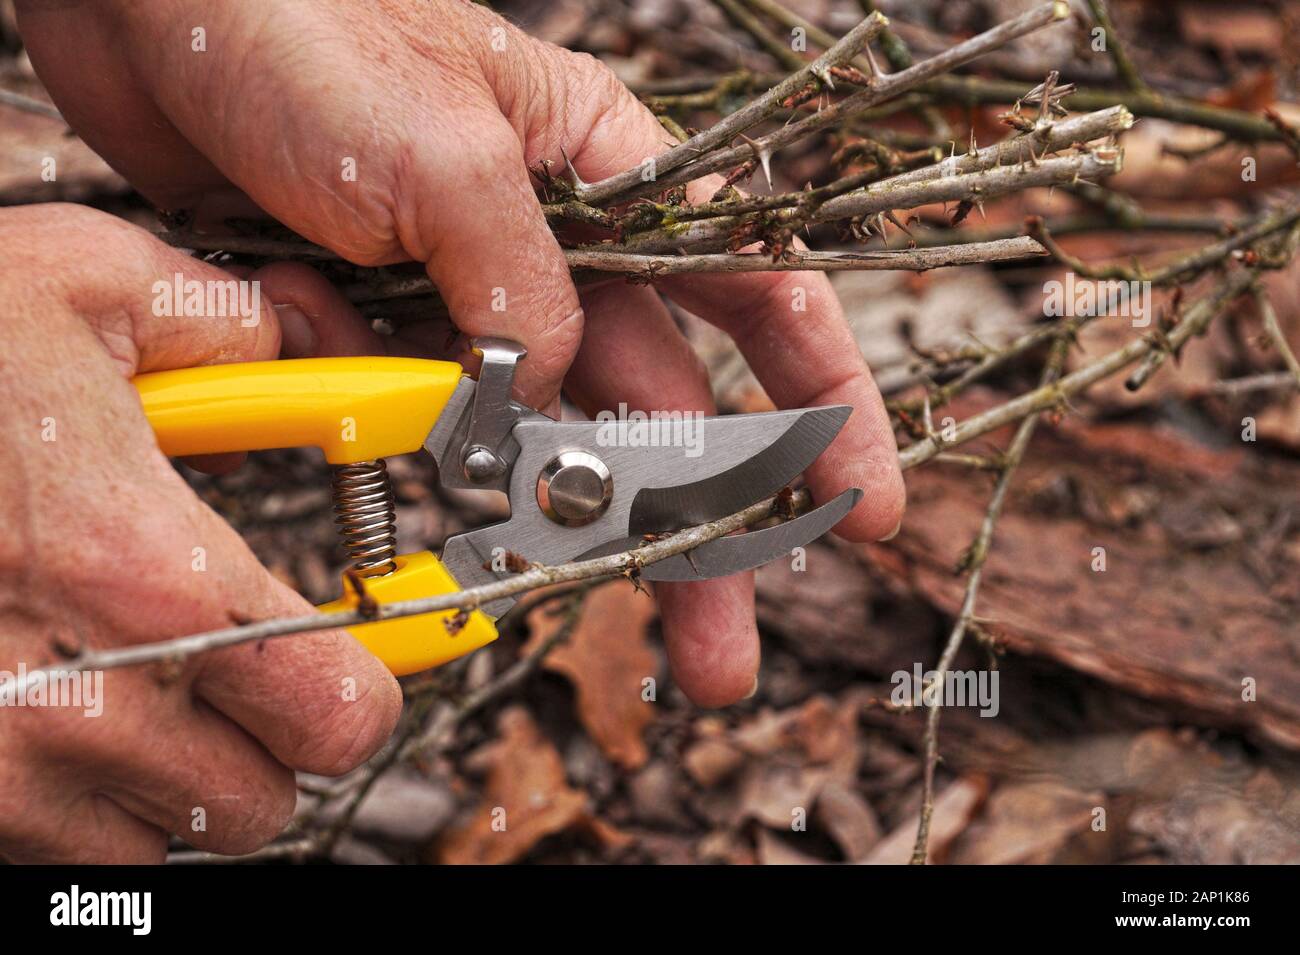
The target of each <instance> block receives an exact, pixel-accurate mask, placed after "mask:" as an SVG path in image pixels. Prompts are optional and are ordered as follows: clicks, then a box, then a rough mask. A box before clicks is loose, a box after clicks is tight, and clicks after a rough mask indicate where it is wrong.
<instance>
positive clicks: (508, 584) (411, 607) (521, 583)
mask: <svg viewBox="0 0 1300 955" xmlns="http://www.w3.org/2000/svg"><path fill="white" fill-rule="evenodd" d="M778 500H779V498H778V497H776V496H773V497H770V498H766V499H765V500H762V501H759V502H758V503H756V504H751V505H750V506H749V507H747V508H745V509H744V510H741V511H737V512H736V513H735V514H730V515H728V516H726V517H723V518H719V519H718V520H716V521H710V522H708V523H706V524H698V525H696V526H694V527H689V528H686V529H684V530H681V531H678V532H677V533H675V534H672V535H671V536H668V537H663V538H661V539H659V540H656V541H652V542H650V543H647V544H645V545H643V546H641V547H639V548H637V549H635V550H630V551H623V552H621V553H618V554H611V555H609V556H607V557H596V558H592V559H590V560H580V561H574V562H572V563H568V564H558V565H556V566H553V567H548V566H535V567H532V568H530V569H529V570H526V571H524V572H523V573H521V574H515V575H513V576H511V577H507V578H505V579H504V580H497V581H493V582H492V583H490V584H483V585H481V586H479V587H469V588H466V589H465V590H460V591H456V592H454V593H449V594H439V595H437V596H433V597H421V598H419V599H416V600H401V601H394V602H393V603H389V604H383V605H381V606H380V607H379V612H378V614H370V615H366V614H363V613H361V612H360V611H359V610H338V611H333V612H330V613H318V614H311V615H309V616H304V617H285V618H281V619H275V620H263V621H260V622H257V623H250V624H242V625H240V626H236V627H227V628H225V629H223V630H212V631H208V632H206V633H197V634H192V635H190V636H185V637H176V638H173V639H170V640H160V641H157V642H154V643H141V644H136V645H134V646H129V647H117V648H113V649H108V650H87V651H85V652H83V653H81V654H80V655H78V656H76V657H74V658H72V659H70V660H66V661H63V662H61V663H58V664H52V665H50V666H46V667H41V668H39V669H35V670H29V671H28V672H27V675H26V676H25V677H24V678H23V679H22V680H16V679H11V680H9V681H6V682H5V683H0V694H15V695H20V694H24V693H26V692H27V689H28V687H29V686H30V685H31V684H32V682H33V681H34V680H36V679H42V678H44V677H46V676H48V675H50V674H64V673H73V672H76V671H80V670H111V669H116V668H119V667H126V666H137V665H139V664H142V663H154V662H158V661H161V660H166V661H177V660H184V659H186V658H188V657H191V656H194V655H195V654H198V653H207V652H209V651H212V650H219V649H223V648H225V647H232V646H237V645H239V644H243V643H252V642H254V641H257V640H271V639H276V638H279V637H286V636H289V635H291V634H296V633H305V632H309V631H320V630H338V629H342V628H344V627H352V626H358V625H360V624H365V623H373V622H375V621H377V620H392V619H395V618H398V617H413V616H417V615H420V614H426V613H435V612H437V611H443V610H475V609H477V608H479V607H481V606H483V605H484V604H489V603H492V602H493V601H495V600H499V599H501V598H502V597H513V596H514V595H515V594H520V593H524V592H525V591H528V590H537V589H538V588H540V587H545V586H547V585H549V584H558V583H566V582H569V581H574V580H590V579H595V578H599V577H616V576H621V575H624V574H628V573H634V572H636V571H637V570H639V569H640V568H642V567H645V566H647V565H649V564H653V563H656V562H658V561H661V560H667V559H668V558H669V557H675V556H676V555H678V554H684V553H686V552H687V551H691V550H694V549H695V548H696V547H699V546H700V545H701V544H705V543H708V542H709V541H711V540H716V539H717V538H719V537H723V536H725V535H727V534H730V533H732V532H733V531H737V530H740V529H741V528H743V527H747V526H749V525H750V524H753V523H755V522H757V521H760V520H764V519H765V518H767V517H770V516H771V515H772V513H773V506H774V504H775V503H776V502H777V501H778ZM809 501H810V498H809V496H808V493H807V491H802V490H801V491H796V492H794V497H793V499H792V500H791V502H790V503H791V504H792V506H794V507H803V506H806V505H807V504H808V503H809ZM15 683H16V685H15Z"/></svg>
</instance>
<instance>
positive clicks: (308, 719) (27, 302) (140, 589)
mask: <svg viewBox="0 0 1300 955" xmlns="http://www.w3.org/2000/svg"><path fill="white" fill-rule="evenodd" d="M178 273H179V274H181V275H183V276H184V278H185V279H186V280H188V279H197V280H200V281H206V280H216V281H228V280H231V279H232V278H233V277H232V276H231V275H229V274H227V273H224V272H222V271H221V270H220V269H217V268H216V267H214V266H211V265H208V264H206V263H203V262H200V261H197V260H195V259H192V258H190V257H189V256H187V255H185V254H183V253H181V252H178V251H176V250H173V249H169V248H167V247H166V246H164V245H162V244H161V243H159V242H158V241H157V240H155V239H153V238H152V237H150V236H149V235H148V234H147V233H145V232H144V231H143V230H140V229H138V228H135V227H134V226H131V225H128V224H126V223H125V222H122V221H121V220H120V219H116V218H114V217H112V216H108V215H105V214H102V213H99V212H94V211H91V210H89V209H86V208H83V207H79V206H62V205H46V206H28V207H22V208H16V209H9V210H0V302H3V303H4V305H3V308H4V315H3V321H0V355H3V356H4V360H3V362H0V402H3V405H4V407H5V408H6V411H7V415H8V419H9V421H10V424H11V427H9V428H8V429H7V430H6V440H5V442H4V443H3V445H0V526H3V527H4V528H5V533H4V534H3V535H0V671H5V672H7V673H8V674H16V673H17V672H18V670H19V667H20V665H21V666H22V667H24V668H26V669H27V670H34V669H36V668H37V667H39V666H42V665H45V664H49V663H55V662H57V661H58V659H59V658H60V651H62V652H65V653H66V652H68V651H69V650H72V649H74V648H75V647H76V646H77V645H85V646H89V647H92V648H96V649H98V648H103V647H110V646H125V645H130V644H136V643H143V642H150V641H155V640H162V639H166V638H168V637H174V636H181V635H184V634H188V633H195V632H200V631H204V630H211V629H218V628H222V627H227V626H230V625H231V624H232V623H233V622H235V621H238V620H256V619H264V618H269V617H279V616H297V615H301V614H306V613H310V612H311V607H310V605H309V604H308V603H307V602H306V601H305V600H303V599H302V598H301V597H299V596H298V595H297V594H295V593H293V592H292V591H291V590H289V589H288V588H287V587H285V586H284V585H283V584H281V583H280V582H279V581H277V580H275V578H273V577H272V576H271V575H270V574H269V573H268V572H267V571H266V570H265V569H264V568H263V567H262V566H261V564H259V563H258V562H257V560H256V558H254V556H253V555H252V553H251V552H250V551H249V549H248V547H247V546H246V545H245V544H244V542H243V540H242V539H241V538H240V537H239V535H238V534H237V533H235V531H234V530H233V529H231V527H230V526H229V525H228V524H226V523H225V521H223V520H222V519H221V518H220V517H218V516H217V515H216V514H214V513H213V512H212V511H211V510H209V509H208V508H207V507H206V506H205V505H204V504H203V503H202V502H201V501H200V500H199V499H198V498H197V497H196V496H195V495H194V493H193V492H192V491H191V490H190V489H189V488H188V487H187V486H186V484H185V482H184V481H183V480H182V479H181V478H180V476H179V475H178V474H177V473H176V471H175V470H174V469H173V468H172V466H171V465H170V464H169V463H168V461H167V459H166V458H165V457H163V455H162V453H161V452H160V451H159V450H158V447H157V445H156V443H155V441H154V436H153V432H152V430H151V429H150V427H149V424H148V422H147V421H146V420H145V417H144V413H143V411H142V410H141V407H140V401H139V398H138V396H137V395H136V393H135V390H134V389H133V388H132V387H131V384H130V381H129V379H130V378H131V377H132V376H133V375H135V374H136V373H139V372H146V371H159V370H163V369H168V368H181V367H189V366H192V365H201V364H208V363H213V362H227V361H253V360H259V359H269V358H273V357H275V355H276V353H277V352H278V350H279V347H280V336H279V329H278V327H277V323H276V320H275V316H274V314H273V313H272V310H271V309H269V308H267V309H264V310H262V311H260V312H259V313H258V314H256V315H253V316H245V317H241V316H234V317H231V318H225V319H223V318H215V317H209V318H185V317H168V316H163V317H160V316H158V315H156V314H154V310H153V307H152V306H153V304H154V301H155V293H154V290H153V285H154V283H155V282H156V281H158V280H163V281H166V282H167V283H168V284H169V285H170V284H171V283H172V281H173V277H174V275H176V274H178ZM100 677H101V678H102V684H99V683H95V682H92V681H94V680H96V677H95V675H94V674H92V673H85V674H80V675H79V676H78V679H81V680H84V681H86V682H85V683H84V684H83V686H84V687H85V689H86V692H85V693H83V695H82V697H81V703H82V704H83V706H82V707H81V708H70V707H66V706H64V707H54V706H39V707H37V706H15V705H13V701H10V702H9V703H7V704H6V705H4V706H0V722H2V724H3V730H2V731H0V766H3V767H4V771H3V773H0V856H3V857H4V858H6V859H9V860H10V861H14V862H20V861H39V862H160V861H162V858H163V856H164V855H165V852H166V846H167V833H175V834H177V835H179V836H181V837H182V838H183V839H184V840H185V841H186V842H188V843H190V844H191V845H194V846H196V847H198V848H201V849H209V850H213V851H217V852H225V853H240V852H247V851H251V850H253V849H255V848H257V847H258V846H260V845H262V844H263V843H265V842H267V841H269V840H270V839H272V838H273V837H274V836H276V835H277V834H279V832H280V830H281V829H282V828H283V827H284V824H285V823H286V821H287V820H288V819H289V817H290V815H291V813H292V812H293V808H294V802H295V798H296V797H295V794H296V788H295V786H294V777H293V772H292V770H293V769H302V770H307V771H311V772H319V773H325V774H330V775H333V774H338V773H342V772H345V771H347V770H349V769H351V768H352V767H354V766H356V765H357V764H359V763H360V762H361V761H362V760H363V759H365V758H366V757H368V756H369V755H370V754H371V753H372V752H373V751H374V750H376V749H377V748H378V747H379V746H381V745H382V744H383V743H384V742H385V741H386V740H387V739H388V737H389V735H390V734H391V732H392V728H393V725H394V723H395V722H396V719H397V714H398V712H399V710H400V707H401V692H400V689H399V688H398V686H397V683H396V681H395V680H394V679H393V677H392V676H391V675H390V674H389V673H388V671H387V670H386V669H385V668H384V667H383V665H382V664H380V662H379V661H378V660H376V659H375V658H374V657H373V656H371V655H370V654H369V653H367V652H366V651H365V650H364V649H363V648H362V647H361V645H360V644H358V643H357V642H356V641H355V640H353V639H352V638H351V637H349V636H348V635H347V634H346V633H342V632H339V631H335V632H333V633H321V634H311V635H308V636H306V637H305V638H294V639H292V640H280V641H276V640H271V641H267V642H265V643H264V644H261V645H251V644H250V645H246V646H241V647H232V648H230V649H227V650H222V651H219V652H215V653H210V654H205V655H202V656H198V657H193V658H190V659H189V660H186V661H183V662H181V663H179V664H177V665H175V666H174V667H173V666H163V667H159V668H134V667H133V668H126V669H119V670H109V671H105V672H102V673H101V674H100ZM3 679H4V677H2V676H0V682H3ZM353 688H355V692H350V690H352V689H353ZM96 690H98V692H96ZM24 698H25V699H26V696H25V697H24ZM33 699H34V698H33ZM96 710H98V711H99V713H98V715H97V716H89V717H88V716H86V715H83V713H94V711H96Z"/></svg>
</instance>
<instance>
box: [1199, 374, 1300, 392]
mask: <svg viewBox="0 0 1300 955" xmlns="http://www.w3.org/2000/svg"><path fill="white" fill-rule="evenodd" d="M1297 387H1300V382H1297V381H1296V379H1295V376H1294V375H1292V374H1291V372H1289V371H1270V372H1266V373H1264V374H1261V375H1247V376H1246V377H1245V378H1229V379H1227V380H1226V381H1216V382H1215V383H1214V384H1212V385H1210V386H1209V387H1208V388H1205V389H1203V390H1204V391H1206V392H1210V393H1211V394H1216V395H1244V394H1247V393H1248V392H1252V391H1273V390H1274V389H1283V388H1285V389H1286V390H1288V391H1290V390H1292V389H1295V388H1297Z"/></svg>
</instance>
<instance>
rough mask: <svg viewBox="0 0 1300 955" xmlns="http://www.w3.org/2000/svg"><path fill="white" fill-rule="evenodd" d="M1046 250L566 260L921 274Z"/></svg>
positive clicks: (970, 248) (661, 268) (666, 271)
mask: <svg viewBox="0 0 1300 955" xmlns="http://www.w3.org/2000/svg"><path fill="white" fill-rule="evenodd" d="M1046 254H1047V252H1046V250H1045V249H1044V248H1043V247H1042V246H1041V245H1039V244H1038V243H1037V242H1036V241H1034V240H1033V239H1031V238H1030V237H1029V236H1019V237H1018V238H1015V239H1003V240H1000V241H996V242H971V243H965V244H962V245H949V246H936V247H932V248H928V249H906V250H896V251H872V252H814V251H793V250H791V251H787V252H786V253H785V255H784V256H783V257H782V258H781V259H779V260H778V261H775V262H774V261H772V257H771V256H769V255H764V254H761V253H752V254H751V253H744V254H740V253H736V254H716V255H633V254H630V253H626V252H599V251H594V250H590V251H589V250H583V251H582V252H574V253H571V255H570V258H569V264H570V265H573V266H581V267H582V268H588V269H599V270H601V271H607V272H628V273H631V274H632V275H638V274H640V275H644V276H645V277H646V278H654V277H655V276H658V275H677V274H681V273H689V272H802V271H814V272H842V271H855V272H879V271H888V270H891V269H892V270H905V271H911V272H924V271H926V270H928V269H941V268H945V267H947V266H950V265H972V264H975V263H979V262H1009V261H1014V260H1016V259H1024V258H1030V257H1034V256H1043V255H1046Z"/></svg>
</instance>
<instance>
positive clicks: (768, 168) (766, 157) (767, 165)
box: [740, 133, 772, 189]
mask: <svg viewBox="0 0 1300 955" xmlns="http://www.w3.org/2000/svg"><path fill="white" fill-rule="evenodd" d="M740 138H741V139H743V140H744V141H745V144H746V145H748V146H749V148H750V149H752V150H753V151H754V155H755V156H757V157H758V164H759V165H760V166H762V167H763V178H764V179H766V180H767V188H769V189H771V188H772V154H771V152H769V151H768V150H766V149H764V148H763V147H762V146H761V145H759V144H758V143H756V142H755V141H754V140H752V139H750V138H749V137H748V136H746V135H745V134H744V133H741V134H740Z"/></svg>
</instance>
